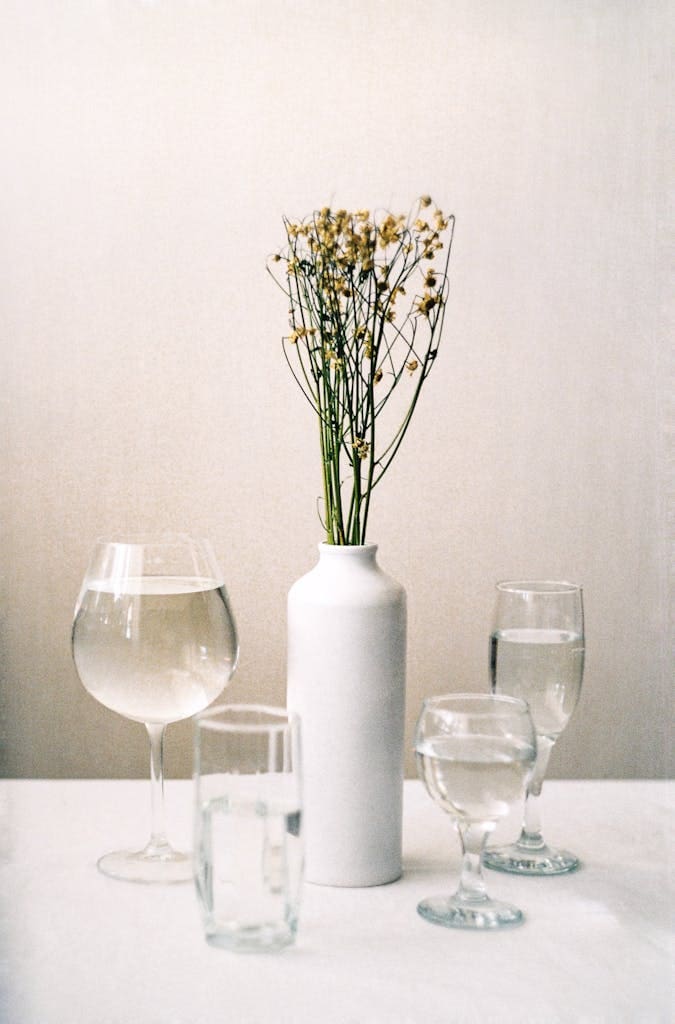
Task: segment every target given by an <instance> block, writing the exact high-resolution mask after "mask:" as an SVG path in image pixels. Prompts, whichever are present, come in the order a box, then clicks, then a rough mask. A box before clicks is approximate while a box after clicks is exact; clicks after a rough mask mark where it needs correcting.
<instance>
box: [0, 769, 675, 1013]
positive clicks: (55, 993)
mask: <svg viewBox="0 0 675 1024" xmlns="http://www.w3.org/2000/svg"><path fill="white" fill-rule="evenodd" d="M148 787H149V784H148V783H144V782H142V781H113V780H105V781H93V780H86V781H38V780H12V781H9V780H5V781H3V782H0V808H1V812H2V813H1V817H2V824H3V825H4V826H5V827H4V828H3V829H2V837H3V838H2V846H1V848H0V880H1V883H0V884H1V886H2V890H1V891H2V893H3V896H2V902H3V905H2V917H1V918H0V924H1V926H2V939H3V954H2V956H3V959H2V972H1V975H0V983H1V984H2V995H1V996H0V1020H2V1021H3V1022H4V1021H6V1022H7V1024H57V1022H58V1024H66V1022H67V1024H73V1022H74V1024H211V1022H216V1021H218V1022H219V1024H221V1022H225V1021H227V1022H233V1024H258V1022H260V1024H263V1022H264V1024H267V1022H274V1024H305V1022H306V1024H448V1022H460V1024H464V1022H467V1024H470V1022H474V1021H476V1022H478V1021H480V1022H492V1021H494V1022H499V1024H502V1022H511V1021H513V1022H515V1021H518V1022H519V1024H535V1022H536V1024H539V1022H542V1024H544V1022H545V1024H559V1022H560V1024H563V1022H568V1021H569V1022H582V1021H583V1022H585V1024H598V1022H603V1024H604V1022H608V1024H609V1022H611V1024H622V1022H626V1024H636V1022H645V1024H647V1022H648V1024H653V1022H664V1024H672V1021H673V1020H675V1001H674V999H673V991H674V986H673V982H674V980H675V976H674V972H673V956H672V954H673V941H672V909H673V898H672V897H673V887H672V881H673V873H672V860H671V851H672V830H673V820H674V815H673V810H674V809H675V785H674V784H673V783H671V782H658V781H657V782H654V781H611V782H610V781H600V782H598V781H593V782H585V781H584V782H578V781H574V782H571V781H564V782H563V781H549V782H547V783H546V785H545V787H544V799H543V817H544V826H545V827H544V832H545V834H546V836H547V839H548V840H549V841H550V842H552V843H555V842H558V843H563V844H564V845H566V846H568V847H572V848H573V849H574V851H575V852H576V853H577V854H579V856H580V857H581V859H582V867H581V869H580V870H579V871H578V872H577V873H575V874H573V875H567V876H561V877H557V878H543V879H539V878H518V877H513V876H510V875H504V874H499V873H494V872H487V880H488V884H489V889H490V891H491V893H492V894H493V895H494V896H496V897H502V898H504V899H509V900H511V901H512V902H514V903H517V904H518V905H519V906H520V907H521V908H522V909H523V910H524V911H525V913H526V915H527V920H526V922H525V924H524V925H522V926H521V927H520V928H516V929H506V930H504V931H502V932H488V933H484V934H473V933H466V932H462V931H453V930H450V929H445V928H441V927H438V926H434V925H431V924H429V923H427V922H426V921H424V920H422V918H420V917H419V915H418V914H417V913H416V910H415V908H416V905H417V902H418V901H419V900H420V899H421V898H422V897H424V896H428V895H430V894H432V893H437V892H443V891H451V890H452V889H454V886H455V883H456V879H457V873H458V870H459V862H460V853H459V844H458V840H457V837H456V834H455V833H454V830H453V828H452V826H451V823H450V821H449V819H447V818H446V817H445V816H444V815H443V813H442V812H440V811H439V809H438V808H437V807H436V806H435V805H434V804H433V803H432V802H431V800H430V799H429V798H428V797H427V795H426V793H425V792H424V790H423V789H422V786H421V784H420V783H419V782H416V781H415V782H413V781H410V782H406V784H405V800H404V875H403V878H402V879H401V880H400V881H398V882H396V883H394V884H392V885H386V886H380V887H376V888H370V889H337V888H326V887H321V886H314V885H305V886H304V891H303V903H302V909H301V919H300V931H299V936H298V943H297V946H295V947H293V948H291V949H287V950H284V951H283V952H281V953H277V954H258V955H256V954H254V955H241V954H233V953H228V952H224V951H222V950H218V949H214V948H212V947H210V946H208V945H207V944H206V942H205V941H204V940H203V938H202V932H201V921H200V917H199V911H198V907H197V903H196V899H195V895H194V892H193V888H192V886H191V884H189V883H188V884H185V885H178V886H167V887H163V886H143V885H135V884H130V883H126V882H117V881H113V880H111V879H108V878H105V877H103V876H102V875H101V874H100V873H99V872H98V871H97V870H96V867H95V862H96V860H97V858H98V856H99V855H100V854H101V853H103V852H106V851H108V850H109V849H114V848H118V847H119V846H124V845H126V844H131V845H132V846H133V845H143V843H144V841H145V838H146V831H147V827H148V813H149V806H148V803H149V791H148ZM191 789H192V787H191V783H190V782H188V781H171V780H170V781H168V782H167V784H166V796H167V812H168V820H169V826H170V832H171V838H172V839H178V840H180V841H181V842H183V843H186V842H188V841H189V834H190V801H191ZM516 824H517V823H516V822H509V823H507V825H504V826H501V827H500V829H501V835H500V836H499V838H506V837H508V836H507V833H509V832H511V831H512V829H513V828H514V827H515V825H516Z"/></svg>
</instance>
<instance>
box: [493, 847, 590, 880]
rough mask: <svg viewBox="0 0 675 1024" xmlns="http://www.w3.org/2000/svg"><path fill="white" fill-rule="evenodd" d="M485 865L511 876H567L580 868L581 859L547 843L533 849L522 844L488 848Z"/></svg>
mask: <svg viewBox="0 0 675 1024" xmlns="http://www.w3.org/2000/svg"><path fill="white" fill-rule="evenodd" d="M483 865H484V867H486V868H491V869H492V871H505V872H507V873H508V874H511V875H535V876H537V875H538V876H545V875H567V874H570V872H572V871H576V870H577V869H578V868H579V858H578V857H576V856H575V855H574V854H573V853H569V851H567V850H554V849H552V848H551V847H550V846H547V845H546V844H545V843H543V844H541V845H540V846H538V847H536V848H532V849H528V847H527V846H525V845H522V844H521V843H513V844H512V845H511V846H497V847H493V848H490V847H488V848H487V850H485V853H484V854H483Z"/></svg>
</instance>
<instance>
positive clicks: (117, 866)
mask: <svg viewBox="0 0 675 1024" xmlns="http://www.w3.org/2000/svg"><path fill="white" fill-rule="evenodd" d="M96 866H97V868H98V870H99V871H100V872H101V873H102V874H104V875H107V876H108V877H109V878H117V879H120V880H121V881H124V882H145V883H153V882H154V883H161V884H164V885H167V884H172V883H175V882H189V881H191V880H192V877H193V876H192V858H191V856H190V854H187V853H180V852H179V851H177V850H174V849H172V848H171V847H167V848H166V849H164V850H162V852H161V853H156V852H148V850H147V849H145V850H138V851H131V850H117V851H115V852H114V853H107V854H106V855H105V856H104V857H101V859H100V860H99V861H98V862H97V865H96Z"/></svg>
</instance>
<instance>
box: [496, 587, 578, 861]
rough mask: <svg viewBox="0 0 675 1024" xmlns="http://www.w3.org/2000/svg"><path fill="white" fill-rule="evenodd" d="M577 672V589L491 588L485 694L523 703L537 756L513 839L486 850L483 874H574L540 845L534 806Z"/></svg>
mask: <svg viewBox="0 0 675 1024" xmlns="http://www.w3.org/2000/svg"><path fill="white" fill-rule="evenodd" d="M583 673H584V612H583V600H582V593H581V587H580V586H578V585H577V584H576V583H565V582H562V583H560V582H550V581H548V580H534V581H522V582H519V581H516V582H504V583H498V584H497V600H496V607H495V621H494V629H493V632H492V636H491V638H490V674H491V679H492V690H493V692H494V693H501V694H511V695H512V696H514V697H521V698H522V699H523V700H526V701H527V702H528V704H529V706H530V712H531V714H532V718H533V720H534V727H535V729H536V731H537V748H538V754H537V763H536V766H535V770H534V773H533V775H532V780H531V782H530V785H529V787H528V792H527V800H526V803H525V818H524V822H523V828H522V832H521V834H520V838H519V839H518V841H517V842H516V843H513V844H512V845H510V846H502V847H497V848H495V849H490V848H488V849H487V850H486V852H485V864H486V865H487V867H490V868H494V869H496V870H498V871H510V872H513V873H515V874H520V875H560V874H564V873H565V872H568V871H575V870H576V869H577V868H578V867H579V860H578V858H577V857H576V856H575V855H574V854H572V853H569V852H568V851H566V850H555V849H552V848H551V847H550V846H548V845H547V844H546V842H545V841H544V838H543V836H542V834H541V824H540V813H539V800H540V796H541V787H542V785H543V782H544V777H545V775H546V769H547V767H548V761H549V758H550V756H551V751H552V749H553V745H554V743H555V741H556V740H557V739H558V736H560V733H561V732H562V731H563V729H564V728H565V726H566V725H567V723H568V721H569V720H570V717H571V715H572V712H573V711H574V709H575V707H576V706H577V702H578V700H579V693H580V690H581V680H582V677H583Z"/></svg>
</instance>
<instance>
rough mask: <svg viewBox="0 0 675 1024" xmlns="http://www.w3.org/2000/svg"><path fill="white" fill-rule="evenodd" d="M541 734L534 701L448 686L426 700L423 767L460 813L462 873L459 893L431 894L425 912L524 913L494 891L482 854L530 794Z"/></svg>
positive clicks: (507, 920)
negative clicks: (489, 886)
mask: <svg viewBox="0 0 675 1024" xmlns="http://www.w3.org/2000/svg"><path fill="white" fill-rule="evenodd" d="M536 747H537V740H536V735H535V732H534V726H533V724H532V719H531V717H530V713H529V710H528V707H527V704H526V703H525V702H524V701H522V700H516V699H514V698H513V697H495V696H492V695H490V694H475V693H474V694H448V695H446V696H442V697H429V698H427V700H425V701H424V703H423V705H422V711H421V713H420V716H419V719H418V721H417V728H416V732H415V755H416V758H417V768H418V771H419V774H420V777H421V779H422V781H423V782H424V784H425V786H426V788H427V791H428V793H429V795H430V796H431V798H432V800H434V801H435V802H436V803H437V804H438V805H439V807H441V808H442V809H443V810H444V811H446V812H447V813H448V814H449V815H450V816H451V817H452V818H453V819H454V821H455V824H456V826H457V829H458V831H459V835H460V839H461V843H462V853H463V860H462V874H461V878H460V882H459V888H458V889H457V892H456V893H455V894H454V896H448V895H445V894H444V895H440V896H431V897H429V898H428V899H424V900H422V902H421V903H420V904H419V905H418V907H417V911H418V913H419V914H420V915H421V916H422V917H424V918H426V920H428V921H432V922H433V923H434V924H440V925H444V926H445V927H447V928H472V929H481V928H504V927H506V926H509V925H516V924H520V922H521V921H522V920H523V913H522V911H521V910H519V909H518V908H517V907H514V906H512V905H511V904H510V903H501V902H498V901H497V900H493V899H491V898H490V897H489V896H488V894H487V892H486V889H485V882H484V879H483V874H482V868H481V859H482V853H483V849H484V846H485V841H486V839H487V837H488V835H489V834H490V832H492V831H493V829H494V828H495V827H496V825H497V823H498V821H499V820H500V819H501V818H504V817H506V815H507V814H508V813H509V811H510V810H511V808H512V806H513V805H514V804H515V803H517V802H518V801H522V800H523V799H524V796H525V787H526V785H527V780H528V778H529V776H530V773H531V771H532V766H533V764H534V761H535V757H536Z"/></svg>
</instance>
